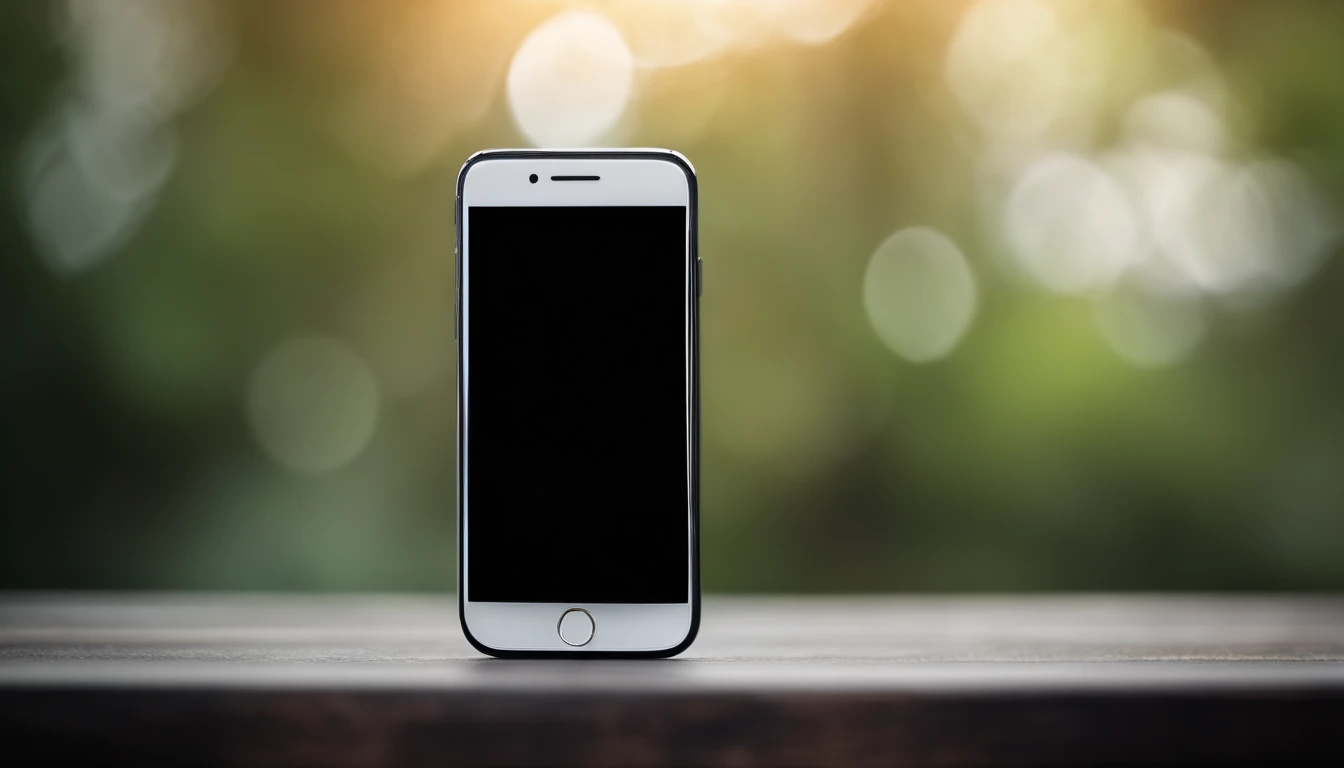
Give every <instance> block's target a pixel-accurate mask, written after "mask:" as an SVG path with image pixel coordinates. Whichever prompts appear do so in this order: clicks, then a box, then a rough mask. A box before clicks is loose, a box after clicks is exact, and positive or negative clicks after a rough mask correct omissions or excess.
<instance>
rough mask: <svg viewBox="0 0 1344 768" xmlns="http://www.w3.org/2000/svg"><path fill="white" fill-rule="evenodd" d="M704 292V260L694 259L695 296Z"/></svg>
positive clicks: (697, 257)
mask: <svg viewBox="0 0 1344 768" xmlns="http://www.w3.org/2000/svg"><path fill="white" fill-rule="evenodd" d="M704 292H705V260H704V259H702V258H700V257H699V256H696V257H695V295H696V296H699V295H700V294H702V293H704Z"/></svg>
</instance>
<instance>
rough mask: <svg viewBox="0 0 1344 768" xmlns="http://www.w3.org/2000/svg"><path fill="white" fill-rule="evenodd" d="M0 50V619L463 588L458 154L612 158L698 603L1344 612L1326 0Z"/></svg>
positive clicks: (347, 10) (555, 12)
mask: <svg viewBox="0 0 1344 768" xmlns="http://www.w3.org/2000/svg"><path fill="white" fill-rule="evenodd" d="M0 18H3V24H0V37H2V38H3V43H4V50H5V51H6V55H7V59H8V62H7V63H8V66H7V67H6V68H5V71H4V72H3V73H0V175H2V176H3V178H4V179H5V183H4V184H2V185H0V201H2V203H3V204H2V205H0V216H3V225H2V226H0V247H3V258H0V274H2V275H3V279H0V291H2V292H3V303H0V311H3V313H4V317H5V336H4V348H3V365H4V368H3V374H2V375H0V398H2V399H3V408H4V432H3V434H4V437H3V443H0V445H3V458H4V462H5V481H4V483H3V488H4V490H3V508H4V513H3V514H4V522H3V528H0V587H3V588H182V589H312V590H338V589H340V590H344V589H369V590H373V589H378V590H391V589H425V590H446V589H451V588H452V586H453V579H454V570H455V568H454V547H455V544H454V535H455V533H454V527H455V523H454V502H453V499H454V482H455V481H454V418H455V417H454V405H453V402H454V378H453V377H454V371H453V340H452V335H451V327H452V316H451V307H452V297H451V293H452V273H451V269H452V239H453V220H452V200H453V194H454V191H453V186H454V181H455V175H456V172H457V169H458V167H459V166H460V165H461V163H462V162H463V161H464V160H465V159H466V157H468V156H469V155H470V154H471V153H472V152H474V151H476V150H478V149H482V148H486V147H503V146H556V145H559V146H565V145H569V146H574V145H630V146H667V147H671V148H674V149H678V150H680V151H682V152H683V153H685V154H686V155H687V156H688V157H689V158H690V159H691V160H692V162H693V163H694V164H695V165H696V167H697V170H698V173H699V177H700V189H701V195H702V197H701V205H702V208H701V217H702V218H701V226H702V241H701V248H702V254H703V256H704V260H705V265H706V267H705V271H706V290H705V295H704V299H703V305H702V306H703V324H704V330H703V334H704V336H703V393H704V413H703V467H702V472H703V482H704V495H703V537H702V540H703V569H704V571H703V572H704V584H705V587H706V589H708V590H711V591H791V592H792V591H888V590H890V591H916V590H918V591H939V590H980V591H992V590H1036V589H1066V590H1068V589H1107V590H1123V589H1193V590H1203V589H1213V590H1218V589H1340V588H1344V556H1341V550H1342V547H1344V398H1342V397H1341V394H1342V393H1344V355H1341V354H1340V352H1341V350H1344V301H1341V297H1344V260H1341V258H1340V257H1341V255H1342V254H1341V253H1340V251H1341V248H1340V237H1339V235H1340V223H1341V221H1344V219H1341V215H1340V214H1341V201H1344V88H1341V87H1340V80H1339V73H1341V72H1344V46H1341V45H1340V40H1341V33H1344V4H1339V3H1331V2H1276V3H1267V2H1234V1H1232V0H1202V1H1195V0H1184V1H1182V2H1148V3H1137V2H1116V1H1112V0H1096V1H1095V2H1083V1H1082V0H1076V1H1070V0H1060V1H1059V2H1055V1H1053V0H976V1H975V2H970V1H969V0H957V1H949V0H903V1H901V2H897V0H680V1H674V0H610V1H609V2H598V1H596V0H594V1H593V2H558V1H556V0H550V1H548V0H484V1H480V2H465V1H463V2H452V1H451V0H395V1H392V0H322V1H319V0H237V1H236V2H223V1H222V0H221V1H219V2H216V1H214V0H106V1H105V0H71V1H70V2H63V1H62V2H54V1H53V2H7V3H4V5H3V9H0ZM557 327H558V324H547V325H546V326H544V327H538V328H537V332H538V333H557V331H556V328H557ZM557 340H558V337H557ZM523 481H525V478H524V479H523ZM591 482H601V477H600V476H594V477H593V478H591ZM576 504H577V502H576Z"/></svg>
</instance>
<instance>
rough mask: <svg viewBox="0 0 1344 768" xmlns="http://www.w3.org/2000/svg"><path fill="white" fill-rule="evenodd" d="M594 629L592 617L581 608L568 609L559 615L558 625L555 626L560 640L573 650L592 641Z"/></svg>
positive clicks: (594, 623) (595, 626)
mask: <svg viewBox="0 0 1344 768" xmlns="http://www.w3.org/2000/svg"><path fill="white" fill-rule="evenodd" d="M596 628H597V623H596V622H594V621H593V615H592V614H591V613H588V612H587V611H585V610H583V609H582V608H570V609H569V610H568V611H565V612H564V613H562V614H560V623H559V624H557V625H556V629H557V630H559V632H560V639H561V640H564V641H565V644H566V645H572V646H574V647H575V648H577V647H579V646H580V645H587V644H588V642H589V641H590V640H592V639H593V630H594V629H596Z"/></svg>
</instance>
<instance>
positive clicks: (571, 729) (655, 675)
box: [0, 594, 1344, 766]
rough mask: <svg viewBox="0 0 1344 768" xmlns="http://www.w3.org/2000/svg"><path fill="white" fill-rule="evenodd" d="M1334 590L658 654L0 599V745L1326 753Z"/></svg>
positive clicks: (1338, 699)
mask: <svg viewBox="0 0 1344 768" xmlns="http://www.w3.org/2000/svg"><path fill="white" fill-rule="evenodd" d="M1341 661H1344V599H1340V598H1307V597H1301V598H1299V597H1250V598H1242V597H1236V598H1230V597H1205V596H1183V597H1152V596H1132V597H1125V596H1077V597H1005V598H960V597H958V598H941V597H940V598H872V599H869V598H815V599H791V598H790V599H783V598H767V599H759V598H751V599H745V598H724V597H720V598H712V599H710V600H708V601H707V602H706V606H705V614H704V623H703V628H702V631H701V635H700V640H699V641H698V642H697V643H696V644H695V646H693V647H692V648H691V651H690V652H689V653H688V654H687V655H685V656H683V657H681V658H679V659H674V660H669V661H639V662H618V661H609V662H537V661H530V662H515V661H495V660H487V659H484V658H481V657H479V656H478V655H477V654H475V653H474V652H473V651H472V650H471V648H470V647H469V646H468V645H467V644H466V642H465V641H464V640H463V639H462V636H461V633H460V631H459V629H458V626H457V614H456V608H455V603H454V601H453V600H452V598H450V597H443V598H432V597H403V596H355V597H346V596H342V597H315V596H250V595H247V596H244V595H213V594H212V595H183V594H137V595H117V594H83V595H47V594H11V595H3V596H0V735H3V738H4V744H5V747H6V754H8V755H10V756H11V757H12V756H14V755H25V756H29V757H34V756H40V757H45V758H47V759H52V760H63V761H64V760H72V759H79V760H83V761H94V760H97V761H105V760H107V759H109V758H117V759H123V758H139V759H151V760H155V759H158V760H162V759H171V760H173V761H175V762H177V763H179V764H182V765H194V764H200V763H206V762H208V763H234V764H237V763H247V764H252V763H262V764H273V763H299V764H314V765H370V764H386V763H414V764H436V765H451V764H461V765H495V764H518V765H561V764H564V765H585V766H599V765H693V764H713V765H737V766H752V765H772V766H774V765H819V764H828V765H892V764H901V763H917V764H918V763H928V764H944V763H945V764H961V763H1000V764H1004V763H1033V764H1039V763H1084V762H1125V761H1137V760H1154V759H1157V760H1186V761H1193V760H1214V761H1238V760H1265V759H1269V758H1276V757H1285V758H1297V759H1304V758H1309V759H1315V760H1328V759H1335V760H1344V663H1341Z"/></svg>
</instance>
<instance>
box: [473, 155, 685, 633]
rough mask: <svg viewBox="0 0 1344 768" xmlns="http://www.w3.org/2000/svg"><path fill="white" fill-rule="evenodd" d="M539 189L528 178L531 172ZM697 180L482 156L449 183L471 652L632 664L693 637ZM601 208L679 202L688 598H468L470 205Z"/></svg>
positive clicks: (663, 164)
mask: <svg viewBox="0 0 1344 768" xmlns="http://www.w3.org/2000/svg"><path fill="white" fill-rule="evenodd" d="M533 173H535V174H537V175H538V176H539V177H540V180H539V183H532V182H531V181H529V178H528V177H529V176H530V175H531V174H533ZM551 176H581V177H582V176H598V177H599V180H597V181H552V180H551ZM696 198H697V190H696V176H695V172H694V170H693V169H692V167H691V165H690V163H689V162H688V161H687V160H686V159H685V158H684V157H682V156H681V155H680V154H678V153H675V152H671V151H668V150H657V149H632V150H490V151H486V152H480V153H477V154H476V155H473V156H472V157H471V158H469V159H468V160H467V162H466V163H465V164H464V165H463V166H462V170H461V171H460V172H459V173H458V180H457V204H456V221H457V227H456V230H457V247H456V254H457V258H455V275H456V306H455V307H454V320H455V326H456V328H457V329H459V332H458V333H457V334H455V335H456V336H457V337H458V344H457V363H458V365H457V370H458V375H457V413H458V429H457V448H458V450H457V456H458V482H457V517H458V585H459V588H458V606H459V616H460V619H461V622H462V630H463V633H464V634H465V635H466V637H467V640H468V641H469V642H470V643H471V644H472V645H473V646H474V647H475V648H476V649H477V650H479V651H481V652H483V653H486V654H490V655H492V656H499V657H537V656H545V657H572V658H595V657H596V658H600V657H627V658H628V657H641V658H653V657H664V656H672V655H675V654H678V653H680V652H682V651H683V650H685V649H686V648H687V647H689V646H690V644H691V642H692V641H693V640H694V639H695V636H696V634H697V632H698V630H699V623H700V579H699V516H700V515H699V510H700V493H699V444H700V424H699V422H700V405H699V399H700V392H699V390H700V386H699V336H700V334H699V302H698V295H699V284H698V281H699V279H700V275H699V270H698V269H697V264H698V259H699V254H698V247H697V210H696V203H697V199H696ZM481 205H508V206H527V205H537V206H589V205H591V206H603V205H685V206H686V209H687V229H686V282H685V292H686V355H687V475H688V483H689V490H690V494H689V505H688V507H689V508H688V510H687V536H688V542H689V547H688V553H689V558H688V560H689V561H688V563H687V581H688V587H687V592H688V599H687V602H685V603H642V604H611V603H599V604H592V603H572V604H571V603H491V602H480V601H469V600H467V595H468V592H469V589H468V582H467V568H466V565H467V558H468V547H467V541H468V536H469V531H470V525H469V510H467V507H466V487H467V477H468V476H467V472H466V469H467V466H468V462H469V456H468V455H467V451H466V449H465V446H466V444H467V443H466V433H467V429H468V424H467V420H466V406H467V400H468V398H469V392H468V391H467V380H466V367H465V366H466V348H467V346H468V345H469V338H470V328H469V327H468V325H467V321H466V312H465V308H466V306H467V304H468V302H469V301H470V294H469V283H470V264H469V257H467V256H466V255H465V254H466V243H467V231H468V226H469V223H468V220H467V217H466V216H465V215H464V214H465V212H466V210H467V209H468V208H470V207H472V206H481ZM570 608H582V609H584V610H587V611H588V612H589V613H591V614H592V615H593V617H594V620H595V621H596V623H597V631H596V633H595V634H594V637H593V640H592V642H591V643H589V644H588V645H586V646H583V647H579V648H574V647H570V646H567V645H565V644H564V643H563V641H561V640H560V638H559V634H558V632H557V631H556V626H557V621H558V619H559V617H560V615H561V614H562V613H563V612H564V611H565V610H568V609H570Z"/></svg>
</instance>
